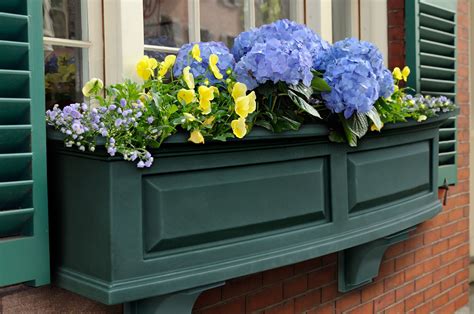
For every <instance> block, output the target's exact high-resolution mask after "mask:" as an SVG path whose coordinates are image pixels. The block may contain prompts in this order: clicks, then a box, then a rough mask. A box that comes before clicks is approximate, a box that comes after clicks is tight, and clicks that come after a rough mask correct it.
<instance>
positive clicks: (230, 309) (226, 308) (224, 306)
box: [201, 297, 245, 314]
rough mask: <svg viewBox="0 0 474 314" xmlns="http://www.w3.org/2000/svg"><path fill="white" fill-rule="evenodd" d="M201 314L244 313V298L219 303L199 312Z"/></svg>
mask: <svg viewBox="0 0 474 314" xmlns="http://www.w3.org/2000/svg"><path fill="white" fill-rule="evenodd" d="M201 313H202V314H222V313H233V314H234V313H235V314H238V313H245V298H244V297H240V298H237V299H233V300H232V301H229V302H226V303H220V304H217V305H216V306H213V307H211V308H207V309H205V310H203V311H202V312H201Z"/></svg>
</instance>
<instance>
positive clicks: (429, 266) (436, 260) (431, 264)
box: [423, 256, 441, 273]
mask: <svg viewBox="0 0 474 314" xmlns="http://www.w3.org/2000/svg"><path fill="white" fill-rule="evenodd" d="M440 266H441V258H440V257H439V256H435V257H433V258H430V259H429V260H426V261H424V262H423V267H424V271H425V272H426V273H428V272H432V271H433V270H435V269H438V268H439V267H440Z"/></svg>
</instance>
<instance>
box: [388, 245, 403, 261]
mask: <svg viewBox="0 0 474 314" xmlns="http://www.w3.org/2000/svg"><path fill="white" fill-rule="evenodd" d="M404 250H405V244H404V243H403V242H400V243H397V244H394V245H392V246H390V247H389V248H388V249H387V250H386V251H385V259H390V258H393V257H395V256H398V255H400V254H402V253H403V251H404Z"/></svg>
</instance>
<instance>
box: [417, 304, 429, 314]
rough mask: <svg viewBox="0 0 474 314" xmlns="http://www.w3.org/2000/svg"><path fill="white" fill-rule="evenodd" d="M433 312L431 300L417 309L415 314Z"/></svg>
mask: <svg viewBox="0 0 474 314" xmlns="http://www.w3.org/2000/svg"><path fill="white" fill-rule="evenodd" d="M430 313H431V302H428V303H424V304H422V305H421V306H419V307H417V308H416V309H415V314H430Z"/></svg>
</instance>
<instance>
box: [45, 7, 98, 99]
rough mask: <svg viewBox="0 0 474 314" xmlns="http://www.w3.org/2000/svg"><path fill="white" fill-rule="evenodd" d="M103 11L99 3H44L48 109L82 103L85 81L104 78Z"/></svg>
mask: <svg viewBox="0 0 474 314" xmlns="http://www.w3.org/2000/svg"><path fill="white" fill-rule="evenodd" d="M100 8H101V1H99V0H81V1H77V0H43V16H44V18H43V20H44V25H43V34H44V67H45V88H46V107H47V108H51V107H52V106H53V105H55V104H59V105H60V106H65V105H68V104H70V103H71V102H76V101H80V100H81V99H82V93H81V88H82V85H83V83H84V81H86V80H88V79H89V78H90V77H91V76H98V77H102V75H101V73H102V65H101V64H100V60H101V58H100V57H99V58H97V54H101V49H102V48H101V35H102V32H101V27H100V25H101V24H102V21H101V10H100ZM89 12H90V13H91V14H88V13H89ZM91 17H99V18H100V19H99V21H97V18H95V19H96V20H95V21H94V19H93V18H91ZM98 25H99V27H97V26H98ZM92 32H94V35H92V36H90V34H92ZM97 33H99V34H97ZM96 38H97V39H96ZM91 60H99V63H97V61H94V62H91Z"/></svg>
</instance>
